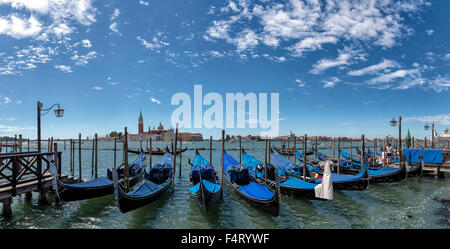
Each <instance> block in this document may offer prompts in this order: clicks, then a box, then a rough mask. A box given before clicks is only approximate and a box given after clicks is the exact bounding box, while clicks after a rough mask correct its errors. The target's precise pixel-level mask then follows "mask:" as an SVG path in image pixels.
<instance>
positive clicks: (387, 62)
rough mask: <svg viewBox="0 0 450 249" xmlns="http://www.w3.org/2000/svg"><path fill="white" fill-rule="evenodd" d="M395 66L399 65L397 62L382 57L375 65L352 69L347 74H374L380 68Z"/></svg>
mask: <svg viewBox="0 0 450 249" xmlns="http://www.w3.org/2000/svg"><path fill="white" fill-rule="evenodd" d="M395 67H399V65H398V63H397V62H395V61H392V60H386V59H383V61H382V62H380V63H378V64H376V65H372V66H368V67H365V68H362V69H359V70H354V71H350V72H348V73H347V74H348V75H351V76H361V75H365V74H375V73H378V72H379V71H381V70H384V69H386V68H395Z"/></svg>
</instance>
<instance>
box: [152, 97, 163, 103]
mask: <svg viewBox="0 0 450 249" xmlns="http://www.w3.org/2000/svg"><path fill="white" fill-rule="evenodd" d="M150 101H151V102H153V103H156V104H161V101H159V100H158V99H155V98H150Z"/></svg>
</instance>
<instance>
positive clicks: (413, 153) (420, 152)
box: [405, 149, 442, 164]
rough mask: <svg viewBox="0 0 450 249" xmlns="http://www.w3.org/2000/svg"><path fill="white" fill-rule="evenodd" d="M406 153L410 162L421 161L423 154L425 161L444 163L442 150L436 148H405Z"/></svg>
mask: <svg viewBox="0 0 450 249" xmlns="http://www.w3.org/2000/svg"><path fill="white" fill-rule="evenodd" d="M405 155H406V159H407V160H408V162H411V163H417V162H420V158H421V157H422V156H423V162H424V163H437V164H440V163H442V150H434V149H426V150H425V149H405Z"/></svg>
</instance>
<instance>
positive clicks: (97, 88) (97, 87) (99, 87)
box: [92, 86, 103, 91]
mask: <svg viewBox="0 0 450 249" xmlns="http://www.w3.org/2000/svg"><path fill="white" fill-rule="evenodd" d="M92 89H93V90H97V91H101V90H103V87H101V86H94V87H92Z"/></svg>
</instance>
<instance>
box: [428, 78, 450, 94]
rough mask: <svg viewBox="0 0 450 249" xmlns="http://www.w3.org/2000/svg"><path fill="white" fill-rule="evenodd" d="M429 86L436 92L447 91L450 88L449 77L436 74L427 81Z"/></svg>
mask: <svg viewBox="0 0 450 249" xmlns="http://www.w3.org/2000/svg"><path fill="white" fill-rule="evenodd" d="M429 84H430V88H431V89H433V90H435V91H436V92H442V91H447V90H448V89H449V88H450V78H449V77H442V76H441V75H438V76H437V77H436V78H435V79H433V80H430V81H429Z"/></svg>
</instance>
